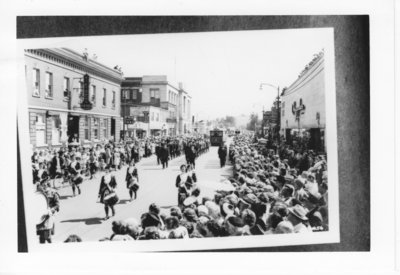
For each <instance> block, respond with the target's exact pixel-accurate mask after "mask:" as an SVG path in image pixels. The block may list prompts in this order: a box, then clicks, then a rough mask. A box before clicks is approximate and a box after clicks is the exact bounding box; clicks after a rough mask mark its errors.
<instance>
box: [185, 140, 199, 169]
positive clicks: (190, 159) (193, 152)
mask: <svg viewBox="0 0 400 275" xmlns="http://www.w3.org/2000/svg"><path fill="white" fill-rule="evenodd" d="M187 154H188V155H187V162H188V164H191V165H193V168H196V163H195V160H196V156H197V153H196V149H195V147H194V145H191V146H190V147H189V150H188V152H187Z"/></svg>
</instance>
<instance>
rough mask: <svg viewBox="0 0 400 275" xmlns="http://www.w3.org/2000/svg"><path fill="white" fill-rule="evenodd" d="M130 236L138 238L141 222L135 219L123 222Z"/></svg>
mask: <svg viewBox="0 0 400 275" xmlns="http://www.w3.org/2000/svg"><path fill="white" fill-rule="evenodd" d="M123 223H124V224H125V227H126V229H127V231H128V234H129V235H131V236H137V235H138V234H139V222H138V221H137V219H135V218H127V219H125V220H123Z"/></svg>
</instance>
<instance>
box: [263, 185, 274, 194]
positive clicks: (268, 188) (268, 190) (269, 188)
mask: <svg viewBox="0 0 400 275" xmlns="http://www.w3.org/2000/svg"><path fill="white" fill-rule="evenodd" d="M264 191H265V192H271V193H274V192H275V189H274V187H273V186H272V185H266V186H264Z"/></svg>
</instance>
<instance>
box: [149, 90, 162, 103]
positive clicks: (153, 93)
mask: <svg viewBox="0 0 400 275" xmlns="http://www.w3.org/2000/svg"><path fill="white" fill-rule="evenodd" d="M150 104H153V105H160V90H159V89H150Z"/></svg>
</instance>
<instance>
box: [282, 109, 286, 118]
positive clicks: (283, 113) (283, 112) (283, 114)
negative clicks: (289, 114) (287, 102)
mask: <svg viewBox="0 0 400 275" xmlns="http://www.w3.org/2000/svg"><path fill="white" fill-rule="evenodd" d="M284 116H285V110H284V109H282V117H284Z"/></svg>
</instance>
